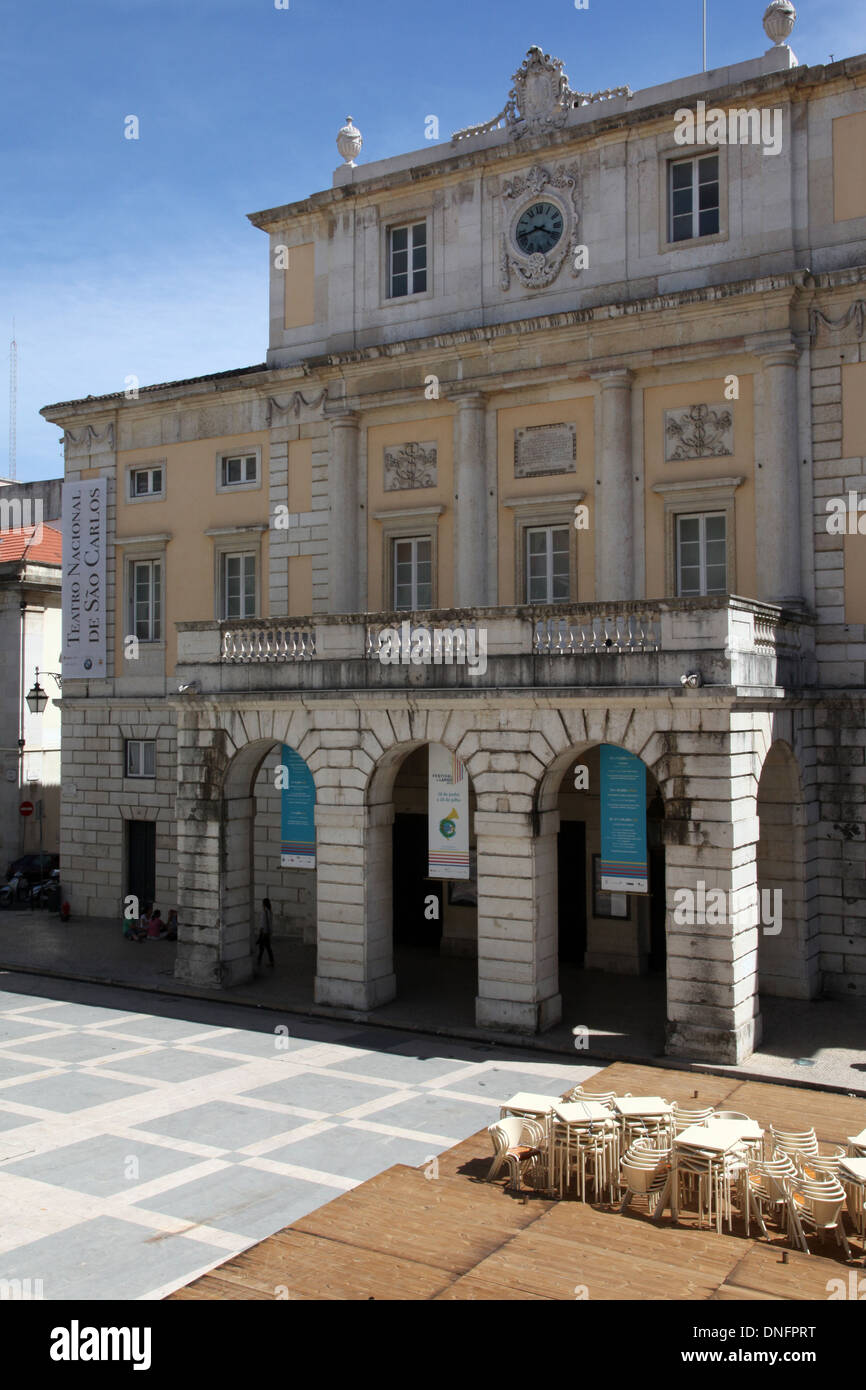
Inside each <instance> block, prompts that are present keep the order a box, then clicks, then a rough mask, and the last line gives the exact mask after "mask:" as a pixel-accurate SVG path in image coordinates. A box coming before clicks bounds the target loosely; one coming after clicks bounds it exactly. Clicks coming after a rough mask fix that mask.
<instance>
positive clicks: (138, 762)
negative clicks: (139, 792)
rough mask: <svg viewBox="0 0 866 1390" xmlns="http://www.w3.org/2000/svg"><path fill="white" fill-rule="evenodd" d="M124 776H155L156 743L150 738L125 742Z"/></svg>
mask: <svg viewBox="0 0 866 1390" xmlns="http://www.w3.org/2000/svg"><path fill="white" fill-rule="evenodd" d="M125 771H126V776H127V777H155V776H156V743H155V741H154V740H153V739H152V738H128V739H127V740H126V770H125Z"/></svg>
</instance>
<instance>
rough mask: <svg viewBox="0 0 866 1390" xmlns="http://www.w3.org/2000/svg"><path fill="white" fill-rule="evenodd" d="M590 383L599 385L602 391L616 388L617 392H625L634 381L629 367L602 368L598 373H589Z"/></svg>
mask: <svg viewBox="0 0 866 1390" xmlns="http://www.w3.org/2000/svg"><path fill="white" fill-rule="evenodd" d="M589 377H590V380H591V381H597V382H599V383H600V385H601V388H602V390H603V391H609V390H611V389H612V388H614V387H616V388H617V389H618V390H620V391H622V390H625V389H626V388H627V387H629V386H631V384H632V382H633V381H634V372H633V371H632V370H631V368H630V367H602V368H601V369H600V370H599V371H596V372H590V373H589Z"/></svg>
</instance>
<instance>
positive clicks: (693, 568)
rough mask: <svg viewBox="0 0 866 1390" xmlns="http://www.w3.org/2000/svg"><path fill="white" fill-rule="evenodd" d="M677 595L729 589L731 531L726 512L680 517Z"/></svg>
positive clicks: (723, 591) (698, 594)
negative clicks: (729, 535)
mask: <svg viewBox="0 0 866 1390" xmlns="http://www.w3.org/2000/svg"><path fill="white" fill-rule="evenodd" d="M676 528H677V548H676V550H677V594H678V595H679V597H681V598H697V597H700V596H702V595H705V594H725V593H727V591H728V534H727V530H728V528H727V517H726V515H725V513H724V512H697V513H694V514H691V515H688V514H686V515H680V516H678V517H677V518H676Z"/></svg>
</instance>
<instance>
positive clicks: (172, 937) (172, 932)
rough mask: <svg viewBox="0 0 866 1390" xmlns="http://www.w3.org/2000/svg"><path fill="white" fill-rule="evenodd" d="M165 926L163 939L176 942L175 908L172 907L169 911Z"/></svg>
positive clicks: (176, 923) (176, 922)
mask: <svg viewBox="0 0 866 1390" xmlns="http://www.w3.org/2000/svg"><path fill="white" fill-rule="evenodd" d="M165 925H166V934H165V939H166V941H177V928H178V921H177V908H176V907H172V908H170V909H169V914H168V921H167V922H166V924H165Z"/></svg>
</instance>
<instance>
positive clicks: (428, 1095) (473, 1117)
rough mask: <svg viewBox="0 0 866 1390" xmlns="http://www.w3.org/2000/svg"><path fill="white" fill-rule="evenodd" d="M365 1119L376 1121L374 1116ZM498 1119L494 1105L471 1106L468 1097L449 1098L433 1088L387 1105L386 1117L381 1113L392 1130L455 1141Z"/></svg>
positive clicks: (497, 1112)
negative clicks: (433, 1135)
mask: <svg viewBox="0 0 866 1390" xmlns="http://www.w3.org/2000/svg"><path fill="white" fill-rule="evenodd" d="M369 1118H370V1119H371V1120H374V1122H375V1123H380V1121H379V1119H378V1118H377V1117H375V1116H370V1117H369ZM498 1119H499V1109H498V1107H491V1108H490V1109H489V1110H488V1108H487V1107H486V1106H483V1105H473V1103H472V1101H470V1100H453V1099H452V1098H451V1097H449V1096H440V1095H439V1094H438V1093H437V1092H436V1091H425V1093H424V1095H423V1096H414V1097H413V1098H412V1099H411V1100H404V1101H400V1102H399V1104H397V1105H391V1106H389V1107H388V1113H387V1119H386V1118H385V1117H384V1116H383V1117H382V1120H381V1123H385V1124H389V1125H393V1126H394V1128H395V1129H414V1130H419V1131H420V1132H421V1133H423V1134H441V1135H442V1136H443V1138H446V1139H454V1140H459V1139H467V1138H468V1137H469V1135H470V1134H475V1133H476V1131H477V1130H479V1129H484V1128H485V1127H486V1126H487V1125H490V1124H492V1123H493V1121H494V1120H498Z"/></svg>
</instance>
